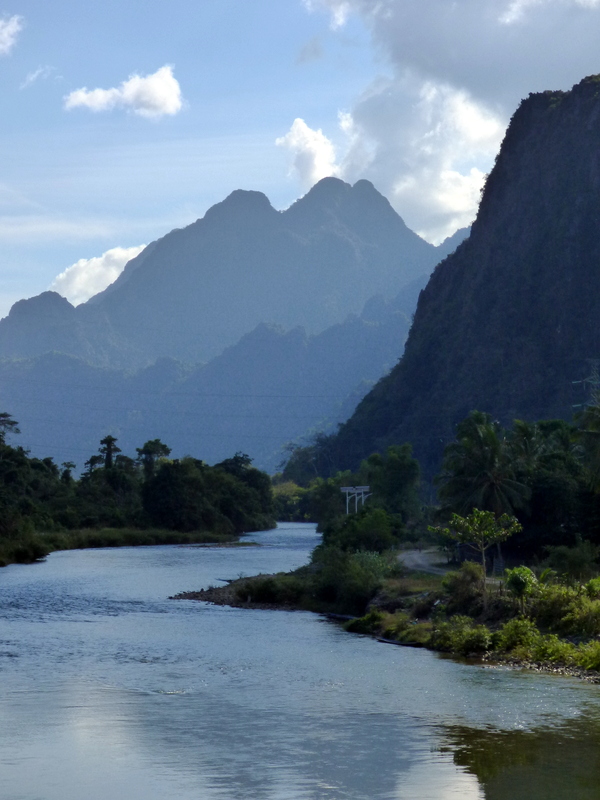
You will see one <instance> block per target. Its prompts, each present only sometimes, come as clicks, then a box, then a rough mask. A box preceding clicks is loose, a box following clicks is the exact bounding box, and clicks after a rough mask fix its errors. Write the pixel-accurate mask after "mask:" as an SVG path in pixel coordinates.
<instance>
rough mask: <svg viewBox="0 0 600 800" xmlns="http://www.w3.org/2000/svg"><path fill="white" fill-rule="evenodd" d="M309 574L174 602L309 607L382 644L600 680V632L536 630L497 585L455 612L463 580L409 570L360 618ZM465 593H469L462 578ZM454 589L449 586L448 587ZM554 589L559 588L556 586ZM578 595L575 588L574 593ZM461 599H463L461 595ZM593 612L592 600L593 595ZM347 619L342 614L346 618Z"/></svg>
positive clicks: (240, 583)
mask: <svg viewBox="0 0 600 800" xmlns="http://www.w3.org/2000/svg"><path fill="white" fill-rule="evenodd" d="M311 577H312V576H311V571H310V569H309V568H307V567H301V568H300V569H299V570H296V571H295V572H293V573H278V574H274V575H257V576H254V577H251V578H239V579H237V580H234V581H230V582H228V583H227V585H226V586H218V587H215V586H211V587H208V588H207V589H203V590H199V591H188V592H182V593H180V594H177V595H175V596H174V597H172V598H170V599H176V600H196V601H202V602H208V603H212V604H215V605H227V606H234V607H237V608H253V609H282V610H287V611H293V610H304V611H313V612H316V613H321V614H328V615H329V616H331V617H333V618H338V619H340V622H341V623H342V624H343V627H344V628H345V630H347V631H348V632H350V633H359V634H363V635H369V636H373V637H374V638H376V639H378V640H379V641H382V642H385V643H389V644H395V645H400V646H407V647H423V648H427V649H430V650H434V651H436V652H441V653H447V654H448V655H451V656H454V657H459V658H466V659H469V660H470V661H473V662H474V663H479V664H481V665H494V666H506V667H510V668H513V669H527V670H531V671H535V672H543V673H550V674H556V675H565V676H569V677H577V678H580V679H582V680H585V681H588V682H592V683H600V638H599V637H598V635H597V634H592V635H585V634H580V635H575V636H573V635H572V636H559V635H557V633H555V632H554V631H553V630H552V626H547V627H546V628H545V629H539V628H538V627H537V626H536V624H535V622H534V621H532V620H531V619H529V618H528V617H525V616H522V615H519V614H518V613H515V608H514V605H513V603H512V601H511V599H510V598H509V597H507V596H506V594H505V593H504V592H503V587H502V586H501V585H500V586H498V587H497V590H496V592H495V594H494V595H493V596H492V597H491V598H488V600H489V604H488V605H486V607H485V610H480V613H479V614H478V616H468V615H466V614H464V613H462V614H460V613H452V609H453V602H455V601H456V597H454V598H453V597H452V596H451V594H450V593H449V591H450V592H451V590H452V586H453V582H454V591H455V592H456V591H457V590H456V585H457V583H460V581H461V575H460V572H459V573H451V574H450V576H449V578H448V579H447V580H446V581H444V580H443V579H442V576H441V575H431V574H426V575H425V574H422V573H418V572H415V573H410V572H409V573H408V574H406V575H405V576H404V577H402V578H395V579H394V580H388V581H386V582H385V583H384V584H383V586H382V587H381V588H380V590H379V591H378V592H377V594H376V595H375V597H373V598H372V599H371V601H370V603H369V606H368V609H367V611H366V613H363V615H362V616H357V615H354V614H348V613H346V612H348V611H349V609H348V608H346V609H345V608H344V607H343V606H342V607H340V606H339V605H334V604H331V603H327V602H324V601H322V600H321V601H319V600H318V599H317V598H316V597H315V596H314V594H311V592H310V585H311ZM462 579H463V585H462V586H459V590H460V591H463V592H464V591H465V586H464V583H465V581H464V576H462ZM449 587H450V589H449ZM554 590H555V591H554ZM553 591H554V596H553V597H552V598H551V601H552V602H554V603H556V597H557V596H562V597H563V598H564V597H565V596H568V594H569V591H571V590H570V589H569V588H568V587H563V586H559V585H557V586H556V587H554V588H553ZM573 594H574V595H575V596H578V595H577V592H573ZM463 602H464V598H463ZM587 606H588V610H589V600H588V604H587ZM342 617H344V619H342Z"/></svg>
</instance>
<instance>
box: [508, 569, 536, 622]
mask: <svg viewBox="0 0 600 800" xmlns="http://www.w3.org/2000/svg"><path fill="white" fill-rule="evenodd" d="M536 586H537V578H536V577H535V575H534V574H533V572H532V571H531V570H530V569H529V567H515V568H514V569H507V570H506V588H507V589H508V591H509V592H510V593H511V594H512V595H513V596H514V597H516V599H517V600H518V601H519V603H520V605H521V614H524V613H525V599H526V598H527V597H529V596H530V595H531V594H532V593H533V591H534V590H535V587H536Z"/></svg>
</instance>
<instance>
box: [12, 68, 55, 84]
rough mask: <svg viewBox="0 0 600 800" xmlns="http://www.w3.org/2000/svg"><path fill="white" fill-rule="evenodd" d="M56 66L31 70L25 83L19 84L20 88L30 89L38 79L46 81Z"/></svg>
mask: <svg viewBox="0 0 600 800" xmlns="http://www.w3.org/2000/svg"><path fill="white" fill-rule="evenodd" d="M55 71H56V70H55V68H54V67H49V66H46V67H38V68H37V69H34V70H33V72H30V73H29V74H28V75H27V77H26V78H25V80H24V81H23V83H22V84H21V85H20V86H19V89H28V88H29V87H30V86H31V85H32V84H34V83H35V82H36V81H45V80H47V79H48V78H49V77H50V76H51V75H52V74H53V73H54V72H55Z"/></svg>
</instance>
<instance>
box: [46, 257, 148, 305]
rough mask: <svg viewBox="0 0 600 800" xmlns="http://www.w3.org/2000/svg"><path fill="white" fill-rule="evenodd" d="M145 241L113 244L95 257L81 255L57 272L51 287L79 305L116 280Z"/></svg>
mask: <svg viewBox="0 0 600 800" xmlns="http://www.w3.org/2000/svg"><path fill="white" fill-rule="evenodd" d="M145 246H146V245H145V244H142V245H139V247H113V248H112V249H111V250H107V251H106V253H103V254H102V255H101V256H98V257H96V258H80V259H79V261H76V262H75V264H73V265H72V266H70V267H68V268H67V269H66V270H65V271H64V272H61V273H60V275H58V276H57V277H56V278H55V279H54V281H53V283H52V285H51V286H50V287H49V288H50V289H51V290H52V291H55V292H58V293H59V294H61V295H62V296H63V297H66V298H67V300H69V302H71V303H73V305H75V306H77V305H79V304H80V303H85V301H86V300H89V299H90V297H93V296H94V295H95V294H98V292H101V291H103V290H104V289H106V287H107V286H109V285H110V284H111V283H113V282H114V281H116V279H117V278H118V277H119V275H120V274H121V272H123V269H124V268H125V265H126V264H127V262H128V261H131V259H132V258H135V257H136V256H137V255H139V254H140V253H141V252H142V250H143V249H144V247H145Z"/></svg>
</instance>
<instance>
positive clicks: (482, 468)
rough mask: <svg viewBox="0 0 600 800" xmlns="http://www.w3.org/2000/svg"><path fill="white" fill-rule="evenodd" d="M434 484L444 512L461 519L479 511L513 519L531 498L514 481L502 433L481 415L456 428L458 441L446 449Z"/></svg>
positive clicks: (472, 415)
mask: <svg viewBox="0 0 600 800" xmlns="http://www.w3.org/2000/svg"><path fill="white" fill-rule="evenodd" d="M526 438H527V437H526ZM436 483H437V484H438V486H439V487H440V488H439V491H438V494H439V497H440V500H441V501H442V503H443V504H444V508H445V510H447V511H453V512H455V513H457V514H462V515H465V514H470V513H471V512H472V511H473V509H475V508H478V509H480V510H482V511H492V512H493V513H494V514H495V516H496V518H497V519H499V518H500V517H501V516H502V515H503V514H508V515H510V516H512V515H513V514H514V511H515V510H516V509H519V508H523V507H524V506H525V505H526V503H527V501H528V500H529V497H530V496H531V491H530V489H529V487H528V486H526V485H525V484H524V483H522V482H521V481H520V480H519V479H518V477H517V473H516V469H515V463H514V457H513V453H512V452H511V446H510V442H509V440H508V439H507V437H506V434H505V432H504V430H503V429H502V428H501V426H500V424H499V423H498V422H495V421H492V418H491V417H490V415H489V414H484V413H482V412H481V411H472V412H471V413H470V414H469V416H468V417H467V418H466V419H465V420H463V421H462V422H461V423H459V425H458V426H457V440H456V441H455V442H453V443H451V444H449V445H447V447H446V449H445V452H444V460H443V463H442V472H441V474H440V475H439V476H438V478H437V479H436Z"/></svg>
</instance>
